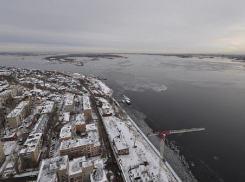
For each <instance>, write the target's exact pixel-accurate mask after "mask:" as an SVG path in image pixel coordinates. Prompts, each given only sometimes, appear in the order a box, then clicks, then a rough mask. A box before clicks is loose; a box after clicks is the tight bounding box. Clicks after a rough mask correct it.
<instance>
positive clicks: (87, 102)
mask: <svg viewBox="0 0 245 182" xmlns="http://www.w3.org/2000/svg"><path fill="white" fill-rule="evenodd" d="M87 109H91V106H90V100H89V97H88V96H87V95H84V96H83V110H87Z"/></svg>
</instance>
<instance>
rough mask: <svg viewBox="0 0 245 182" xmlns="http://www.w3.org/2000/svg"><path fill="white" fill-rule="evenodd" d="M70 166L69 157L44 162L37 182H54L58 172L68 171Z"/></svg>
mask: <svg viewBox="0 0 245 182" xmlns="http://www.w3.org/2000/svg"><path fill="white" fill-rule="evenodd" d="M68 165H69V160H68V156H67V155H65V156H59V157H54V158H49V159H44V160H42V163H41V166H40V170H39V174H38V178H37V182H54V181H55V179H56V171H59V170H63V169H67V168H68Z"/></svg>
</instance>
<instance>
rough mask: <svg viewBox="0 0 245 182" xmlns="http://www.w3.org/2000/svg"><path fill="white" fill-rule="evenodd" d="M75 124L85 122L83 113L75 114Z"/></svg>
mask: <svg viewBox="0 0 245 182" xmlns="http://www.w3.org/2000/svg"><path fill="white" fill-rule="evenodd" d="M76 124H77V125H79V124H85V117H84V114H77V115H76Z"/></svg>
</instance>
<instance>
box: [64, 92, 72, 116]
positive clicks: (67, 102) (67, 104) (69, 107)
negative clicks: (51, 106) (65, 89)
mask: <svg viewBox="0 0 245 182" xmlns="http://www.w3.org/2000/svg"><path fill="white" fill-rule="evenodd" d="M65 98H66V99H65V104H64V108H65V111H66V112H72V111H73V110H74V94H70V93H68V94H66V95H65Z"/></svg>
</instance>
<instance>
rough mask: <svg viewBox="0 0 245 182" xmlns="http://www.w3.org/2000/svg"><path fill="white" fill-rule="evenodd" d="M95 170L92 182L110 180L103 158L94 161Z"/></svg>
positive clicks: (92, 174)
mask: <svg viewBox="0 0 245 182" xmlns="http://www.w3.org/2000/svg"><path fill="white" fill-rule="evenodd" d="M94 168H95V169H94V170H93V172H92V173H91V174H90V180H91V182H104V181H108V179H107V177H106V173H105V170H104V163H103V160H102V159H97V160H95V161H94Z"/></svg>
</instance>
